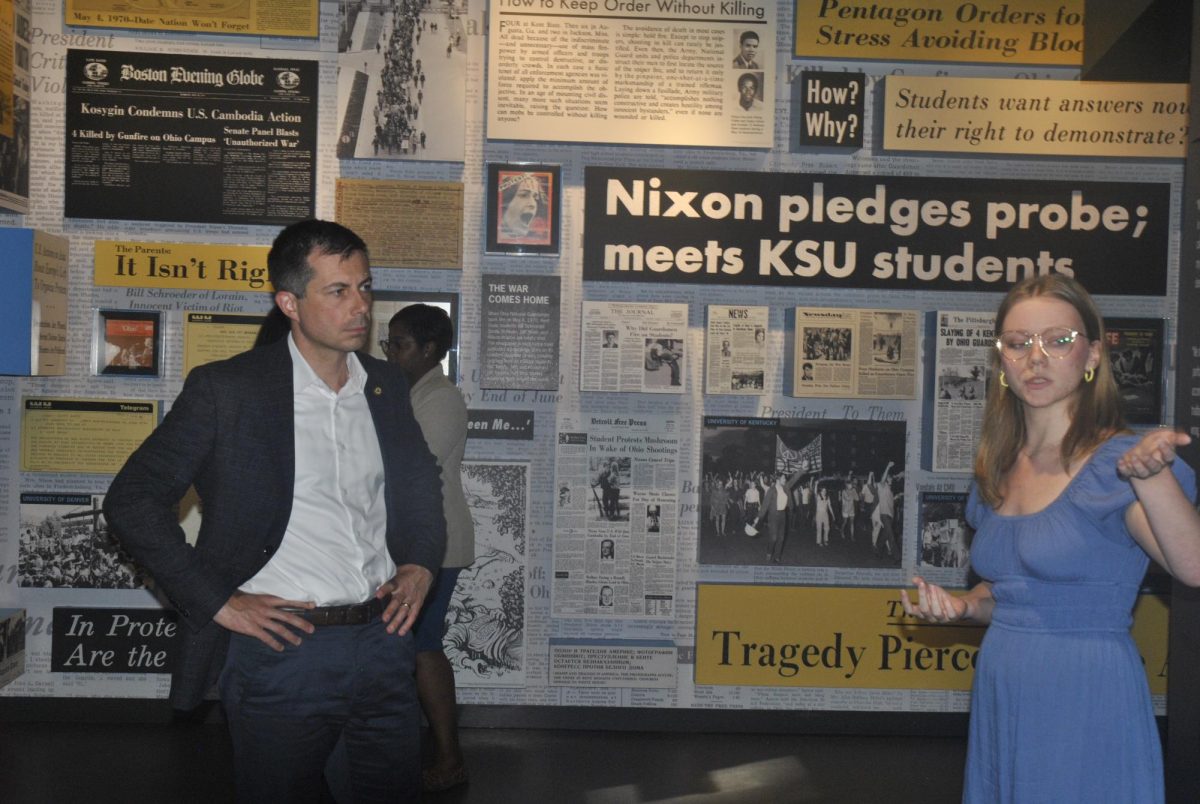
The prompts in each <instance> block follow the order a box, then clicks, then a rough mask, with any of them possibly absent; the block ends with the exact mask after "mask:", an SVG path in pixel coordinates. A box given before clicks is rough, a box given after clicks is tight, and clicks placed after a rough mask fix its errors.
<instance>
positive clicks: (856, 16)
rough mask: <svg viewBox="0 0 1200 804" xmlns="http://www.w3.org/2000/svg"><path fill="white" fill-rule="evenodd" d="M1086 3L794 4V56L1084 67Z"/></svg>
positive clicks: (848, 0) (933, 0)
mask: <svg viewBox="0 0 1200 804" xmlns="http://www.w3.org/2000/svg"><path fill="white" fill-rule="evenodd" d="M1083 5H1084V4H1083V0H1007V2H1003V3H964V2H962V0H925V2H922V3H920V4H919V5H910V4H899V3H898V4H893V3H879V2H875V0H870V2H855V0H796V29H795V32H794V33H795V38H794V40H793V48H792V50H793V55H794V56H796V57H797V58H817V59H885V60H887V61H964V62H987V63H1000V64H1044V65H1056V66H1063V67H1078V66H1079V65H1081V64H1082V63H1083Z"/></svg>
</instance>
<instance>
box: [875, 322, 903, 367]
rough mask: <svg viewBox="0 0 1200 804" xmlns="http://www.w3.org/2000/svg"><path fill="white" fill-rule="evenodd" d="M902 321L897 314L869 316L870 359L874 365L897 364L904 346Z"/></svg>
mask: <svg viewBox="0 0 1200 804" xmlns="http://www.w3.org/2000/svg"><path fill="white" fill-rule="evenodd" d="M902 327H903V321H902V319H901V316H900V314H899V313H892V312H883V311H878V312H874V313H872V314H871V328H872V330H873V335H872V338H871V359H872V360H873V361H874V362H876V363H899V362H900V357H901V349H902V348H903V346H904V333H903V329H902Z"/></svg>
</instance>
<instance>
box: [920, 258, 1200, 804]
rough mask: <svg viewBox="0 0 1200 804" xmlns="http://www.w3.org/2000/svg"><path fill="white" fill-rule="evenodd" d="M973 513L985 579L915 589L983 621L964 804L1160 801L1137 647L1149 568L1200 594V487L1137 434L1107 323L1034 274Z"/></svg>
mask: <svg viewBox="0 0 1200 804" xmlns="http://www.w3.org/2000/svg"><path fill="white" fill-rule="evenodd" d="M996 332H997V333H998V335H997V339H996V352H995V353H994V354H993V357H992V383H991V388H990V389H989V392H988V398H987V408H986V410H985V413H984V425H983V433H982V435H981V438H980V445H979V451H978V453H977V455H976V459H975V483H974V485H973V487H972V489H971V495H970V499H969V500H968V503H967V518H968V520H969V521H970V523H971V524H972V525H973V526H974V527H975V529H976V533H975V541H974V542H973V544H972V546H971V563H972V565H973V566H974V568H975V571H976V572H977V573H978V574H979V576H980V577H981V578H984V579H986V580H984V581H983V582H982V583H980V584H979V585H977V586H975V587H974V588H973V589H971V590H970V591H968V592H967V593H965V594H961V595H952V594H950V593H949V592H947V591H946V590H945V589H943V588H941V587H939V586H936V585H934V584H930V583H926V582H925V580H924V579H922V578H919V577H918V578H914V579H913V583H914V584H915V585H916V587H917V599H916V601H915V602H913V601H912V600H910V598H909V596H908V594H907V593H906V592H902V593H901V599H902V603H903V605H904V610H905V612H906V613H907V614H909V615H911V616H914V617H918V618H920V619H922V620H926V621H929V622H935V623H950V622H957V621H970V622H977V623H984V624H988V625H989V627H988V631H987V634H986V635H985V637H984V640H983V644H982V646H981V649H980V653H979V658H978V665H977V667H976V671H975V682H974V687H973V688H972V691H971V725H970V735H969V742H968V750H967V767H966V773H965V787H964V791H963V801H965V802H1030V801H1047V802H1049V801H1054V802H1061V801H1088V802H1104V801H1111V802H1123V803H1124V802H1160V801H1162V800H1163V774H1162V757H1161V746H1160V744H1159V737H1158V731H1157V729H1156V727H1155V724H1154V713H1153V709H1152V706H1151V702H1150V693H1149V689H1148V687H1147V684H1146V675H1145V670H1144V669H1143V667H1142V661H1141V658H1140V657H1139V655H1138V652H1137V648H1136V647H1135V645H1134V643H1133V639H1132V637H1131V636H1130V634H1129V626H1130V624H1131V622H1132V614H1131V611H1132V608H1133V604H1134V601H1135V598H1136V595H1137V591H1138V588H1139V586H1140V584H1141V581H1142V577H1143V575H1144V574H1145V571H1146V567H1147V565H1148V563H1149V561H1150V559H1153V560H1154V561H1156V562H1158V563H1159V564H1160V565H1161V566H1162V567H1163V568H1165V569H1166V570H1167V571H1168V572H1170V573H1171V574H1172V575H1173V576H1175V577H1176V578H1178V579H1179V580H1181V581H1182V582H1184V583H1186V584H1189V585H1193V586H1195V585H1200V516H1198V515H1197V513H1196V509H1195V508H1194V507H1193V504H1192V501H1193V499H1194V498H1195V475H1194V474H1193V472H1192V470H1191V468H1190V467H1188V466H1187V464H1185V463H1184V462H1183V461H1182V460H1176V458H1175V450H1176V448H1177V447H1180V446H1183V445H1185V444H1188V443H1189V442H1190V441H1191V439H1190V438H1189V437H1188V436H1187V435H1184V434H1182V433H1176V432H1172V431H1170V430H1154V431H1151V432H1149V433H1147V434H1146V435H1144V436H1141V437H1137V436H1134V435H1132V434H1130V433H1129V431H1128V430H1127V429H1126V428H1125V424H1124V421H1123V419H1122V416H1121V412H1120V407H1119V402H1118V396H1117V387H1116V384H1115V382H1114V380H1113V376H1112V368H1111V366H1110V364H1109V360H1108V351H1107V349H1106V348H1105V346H1104V343H1105V340H1104V330H1103V322H1102V320H1101V318H1100V315H1099V313H1098V312H1097V311H1096V307H1095V305H1094V304H1093V302H1092V300H1091V298H1090V297H1089V296H1088V294H1087V292H1086V291H1085V290H1084V289H1083V288H1082V287H1081V286H1080V285H1079V284H1078V283H1076V282H1075V281H1074V280H1072V279H1069V278H1066V277H1063V276H1058V275H1049V276H1041V277H1034V278H1031V279H1027V280H1025V281H1023V282H1021V283H1019V284H1017V285H1016V286H1014V287H1013V289H1012V290H1011V291H1010V292H1009V294H1008V295H1007V296H1006V297H1005V299H1004V301H1003V302H1002V303H1001V305H1000V309H999V310H998V311H997V313H996Z"/></svg>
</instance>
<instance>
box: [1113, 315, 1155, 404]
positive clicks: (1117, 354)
mask: <svg viewBox="0 0 1200 804" xmlns="http://www.w3.org/2000/svg"><path fill="white" fill-rule="evenodd" d="M1104 336H1105V338H1107V340H1108V342H1107V344H1106V346H1107V347H1108V357H1109V362H1110V363H1111V364H1112V373H1113V379H1115V380H1116V381H1117V393H1118V394H1120V396H1121V409H1122V411H1123V412H1124V413H1125V420H1126V421H1127V422H1129V423H1130V424H1139V425H1157V424H1161V423H1162V420H1163V418H1162V416H1163V413H1162V411H1163V394H1164V391H1163V365H1164V363H1165V360H1164V358H1165V353H1164V350H1163V344H1164V339H1163V320H1162V319H1161V318H1110V317H1107V316H1106V317H1105V319H1104Z"/></svg>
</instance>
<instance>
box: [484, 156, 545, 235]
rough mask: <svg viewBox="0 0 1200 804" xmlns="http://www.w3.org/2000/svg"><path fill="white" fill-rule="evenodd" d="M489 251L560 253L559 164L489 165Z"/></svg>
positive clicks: (519, 163) (520, 163)
mask: <svg viewBox="0 0 1200 804" xmlns="http://www.w3.org/2000/svg"><path fill="white" fill-rule="evenodd" d="M487 169H488V174H487V175H488V183H487V246H486V248H485V251H486V252H487V253H488V254H547V255H556V254H558V241H559V234H560V230H561V227H560V224H561V221H562V218H561V212H562V203H561V198H560V196H561V192H562V179H561V175H562V174H561V170H562V169H561V166H559V165H534V164H527V163H524V162H518V163H511V164H489V165H488V166H487Z"/></svg>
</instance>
